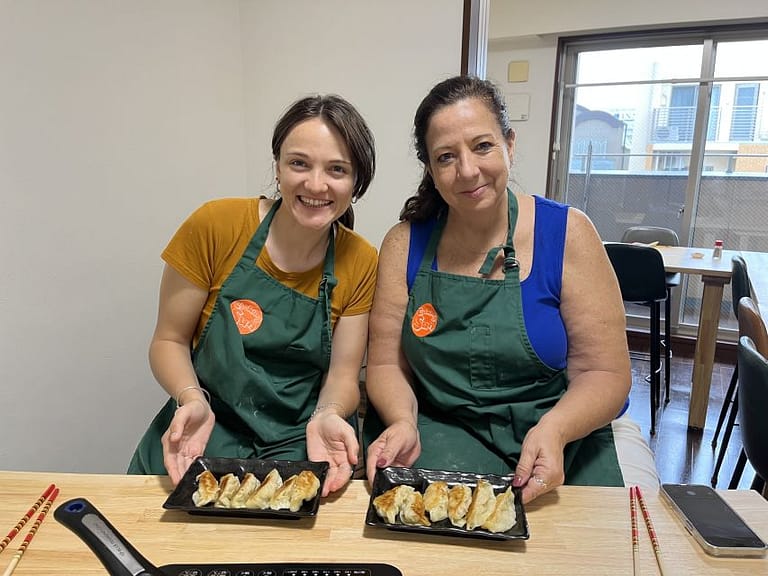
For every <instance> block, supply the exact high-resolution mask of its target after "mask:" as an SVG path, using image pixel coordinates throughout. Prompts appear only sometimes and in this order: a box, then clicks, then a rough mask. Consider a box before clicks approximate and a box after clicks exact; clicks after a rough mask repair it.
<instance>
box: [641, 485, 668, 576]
mask: <svg viewBox="0 0 768 576" xmlns="http://www.w3.org/2000/svg"><path fill="white" fill-rule="evenodd" d="M635 494H637V501H638V502H639V503H640V510H641V511H642V512H643V520H645V527H646V528H647V529H648V535H649V536H650V537H651V545H652V546H653V554H654V556H656V563H657V564H658V565H659V574H661V576H664V558H663V557H662V554H661V547H660V546H659V539H658V538H657V537H656V530H655V529H654V528H653V522H652V521H651V515H650V513H649V512H648V507H647V506H646V505H645V499H644V498H643V493H642V492H641V491H640V487H639V486H635Z"/></svg>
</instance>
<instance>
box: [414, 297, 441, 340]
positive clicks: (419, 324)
mask: <svg viewBox="0 0 768 576" xmlns="http://www.w3.org/2000/svg"><path fill="white" fill-rule="evenodd" d="M435 328H437V311H436V310H435V307H434V306H432V304H430V303H426V304H422V305H421V306H419V308H418V309H417V310H416V313H415V314H414V315H413V318H411V330H412V331H413V333H414V334H415V335H416V336H419V337H420V338H423V337H424V336H429V335H430V334H432V332H434V331H435Z"/></svg>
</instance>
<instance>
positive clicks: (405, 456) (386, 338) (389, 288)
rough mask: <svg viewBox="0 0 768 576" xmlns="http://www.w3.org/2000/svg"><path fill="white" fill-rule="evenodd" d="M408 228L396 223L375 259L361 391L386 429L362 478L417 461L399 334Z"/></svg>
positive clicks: (414, 408) (413, 407)
mask: <svg viewBox="0 0 768 576" xmlns="http://www.w3.org/2000/svg"><path fill="white" fill-rule="evenodd" d="M409 241H410V227H409V225H408V224H406V223H401V224H398V225H396V226H395V227H394V228H392V229H391V230H390V231H389V232H388V233H387V235H386V237H385V238H384V241H383V243H382V246H381V252H380V255H379V271H378V277H377V283H376V296H375V297H374V300H373V309H372V310H371V322H370V336H369V339H368V367H367V378H366V392H367V394H368V401H369V402H370V403H371V405H373V407H374V408H375V409H376V412H377V413H378V415H379V417H380V418H381V420H382V422H383V423H384V425H385V426H387V427H388V428H387V429H386V430H385V431H384V432H383V433H382V435H381V436H380V437H379V438H378V439H377V440H376V441H375V442H374V443H373V444H372V445H371V446H370V448H369V450H368V466H367V468H368V470H367V472H368V478H369V480H371V481H373V476H374V474H375V472H376V467H377V466H387V465H390V464H392V463H398V464H400V465H405V466H409V465H410V464H412V463H413V462H414V461H415V460H416V458H417V457H418V455H419V453H420V451H421V448H420V445H419V440H418V431H417V413H418V404H417V402H416V396H415V394H414V393H413V389H412V387H411V383H410V379H411V372H410V368H409V367H408V362H407V361H406V359H405V356H404V354H403V352H402V347H401V342H400V332H401V330H402V326H403V318H404V317H405V310H406V307H407V305H408V287H407V280H406V266H407V262H408V244H409Z"/></svg>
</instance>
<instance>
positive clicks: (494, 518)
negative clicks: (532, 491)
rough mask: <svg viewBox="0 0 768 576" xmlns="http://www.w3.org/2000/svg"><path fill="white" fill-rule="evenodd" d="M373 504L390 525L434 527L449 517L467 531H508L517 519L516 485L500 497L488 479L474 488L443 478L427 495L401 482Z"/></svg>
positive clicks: (374, 500) (480, 481) (479, 481)
mask: <svg viewBox="0 0 768 576" xmlns="http://www.w3.org/2000/svg"><path fill="white" fill-rule="evenodd" d="M373 507H374V509H375V510H376V513H377V514H378V515H379V517H380V518H382V519H383V520H385V521H386V522H388V523H389V524H397V523H400V524H405V525H408V526H432V525H433V523H438V522H442V521H443V520H446V519H447V520H448V522H450V524H452V525H453V526H456V527H459V528H464V527H466V529H467V530H475V529H477V528H481V529H483V530H487V531H489V532H506V531H507V530H509V529H511V528H512V527H513V526H514V525H515V523H516V522H517V518H516V512H515V495H514V493H513V492H512V487H509V488H507V490H506V491H505V492H502V493H501V494H499V495H498V496H497V495H496V494H495V493H494V489H493V486H492V485H491V484H490V483H489V482H488V481H487V480H484V479H480V480H478V482H477V485H476V486H475V488H474V489H473V488H471V487H470V486H467V485H466V484H455V485H453V486H451V487H449V486H448V484H447V483H446V482H443V481H437V482H432V483H430V484H429V485H428V486H427V488H426V490H424V495H423V496H422V494H421V493H420V492H419V491H417V490H416V489H415V488H414V487H413V486H408V485H405V484H399V485H397V486H394V487H393V488H390V489H389V490H387V491H386V492H383V493H381V494H379V495H378V496H377V497H376V498H374V499H373Z"/></svg>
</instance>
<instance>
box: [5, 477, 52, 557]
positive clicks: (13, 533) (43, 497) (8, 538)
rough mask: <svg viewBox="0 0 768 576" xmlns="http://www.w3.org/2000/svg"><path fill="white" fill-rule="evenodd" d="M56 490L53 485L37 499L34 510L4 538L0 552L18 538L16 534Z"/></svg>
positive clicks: (23, 517) (31, 509)
mask: <svg viewBox="0 0 768 576" xmlns="http://www.w3.org/2000/svg"><path fill="white" fill-rule="evenodd" d="M54 488H56V485H55V484H51V485H50V486H48V488H46V490H45V492H43V494H42V495H41V496H40V498H38V499H37V502H35V503H34V504H32V508H30V509H29V511H28V512H27V513H26V514H24V516H22V517H21V520H19V521H18V522H17V523H16V526H14V527H13V528H11V531H10V532H8V536H6V537H5V538H3V541H2V542H0V552H2V551H3V550H5V547H6V546H8V544H10V543H11V540H13V539H14V538H15V537H16V534H18V533H19V532H20V531H21V529H22V528H24V525H25V524H26V523H27V522H28V521H29V519H30V518H32V516H33V515H34V514H35V512H37V509H38V508H40V506H41V505H42V503H43V502H45V501H46V500H47V499H48V496H50V495H51V492H53V490H54Z"/></svg>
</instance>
